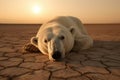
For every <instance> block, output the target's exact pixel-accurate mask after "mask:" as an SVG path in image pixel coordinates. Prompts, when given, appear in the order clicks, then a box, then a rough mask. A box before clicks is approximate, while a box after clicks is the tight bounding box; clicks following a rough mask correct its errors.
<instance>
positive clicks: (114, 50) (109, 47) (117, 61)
mask: <svg viewBox="0 0 120 80" xmlns="http://www.w3.org/2000/svg"><path fill="white" fill-rule="evenodd" d="M101 26H102V25H101ZM86 27H87V29H88V32H89V34H90V35H91V36H92V38H93V39H94V46H93V47H92V48H90V49H88V50H83V51H78V52H70V53H69V55H67V56H66V58H65V59H63V60H62V61H59V62H51V61H49V59H48V57H47V56H45V55H42V54H41V53H29V52H25V51H23V49H22V47H23V46H24V45H25V44H26V43H28V42H29V39H30V38H31V37H32V36H35V34H36V32H37V30H38V29H39V25H0V80H120V28H119V30H118V29H116V30H114V28H115V27H114V26H113V27H112V28H111V27H110V28H111V29H110V28H109V29H106V30H105V28H100V29H99V28H98V27H96V28H95V27H94V28H93V27H91V26H89V25H86ZM119 27H120V26H119ZM92 28H93V29H92ZM118 36H119V37H118Z"/></svg>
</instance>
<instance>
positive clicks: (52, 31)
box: [31, 25, 74, 61]
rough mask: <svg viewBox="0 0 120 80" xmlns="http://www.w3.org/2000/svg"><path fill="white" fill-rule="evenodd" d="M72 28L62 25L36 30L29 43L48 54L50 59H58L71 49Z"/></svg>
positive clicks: (72, 41) (72, 39) (72, 43)
mask: <svg viewBox="0 0 120 80" xmlns="http://www.w3.org/2000/svg"><path fill="white" fill-rule="evenodd" d="M73 34H74V29H73V28H72V27H71V28H69V29H68V28H66V27H64V26H62V25H58V26H51V27H47V28H45V29H43V30H40V31H39V32H38V35H37V36H36V37H33V38H32V39H31V43H32V44H33V45H34V46H36V47H38V49H39V50H40V51H41V52H42V53H43V54H47V55H48V56H49V59H50V60H53V61H54V60H59V59H61V58H64V57H65V54H66V53H68V52H69V51H71V49H72V48H73V45H74V36H73Z"/></svg>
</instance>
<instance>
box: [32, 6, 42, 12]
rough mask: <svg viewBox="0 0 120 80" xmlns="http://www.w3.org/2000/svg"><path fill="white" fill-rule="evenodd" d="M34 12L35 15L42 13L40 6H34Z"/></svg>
mask: <svg viewBox="0 0 120 80" xmlns="http://www.w3.org/2000/svg"><path fill="white" fill-rule="evenodd" d="M33 12H34V13H35V14H38V13H40V12H41V7H40V6H38V5H35V6H33Z"/></svg>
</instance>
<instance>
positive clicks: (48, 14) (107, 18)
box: [0, 0, 120, 24]
mask: <svg viewBox="0 0 120 80" xmlns="http://www.w3.org/2000/svg"><path fill="white" fill-rule="evenodd" d="M55 16H75V17H78V18H80V19H81V21H82V22H83V23H120V0H0V23H30V24H32V23H43V22H46V21H47V20H49V19H50V18H53V17H55Z"/></svg>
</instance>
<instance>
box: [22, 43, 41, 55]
mask: <svg viewBox="0 0 120 80" xmlns="http://www.w3.org/2000/svg"><path fill="white" fill-rule="evenodd" d="M23 49H24V50H25V51H27V52H35V53H37V52H40V50H39V49H38V48H37V47H35V46H34V45H32V44H30V43H28V44H26V45H25V46H24V47H23Z"/></svg>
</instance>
